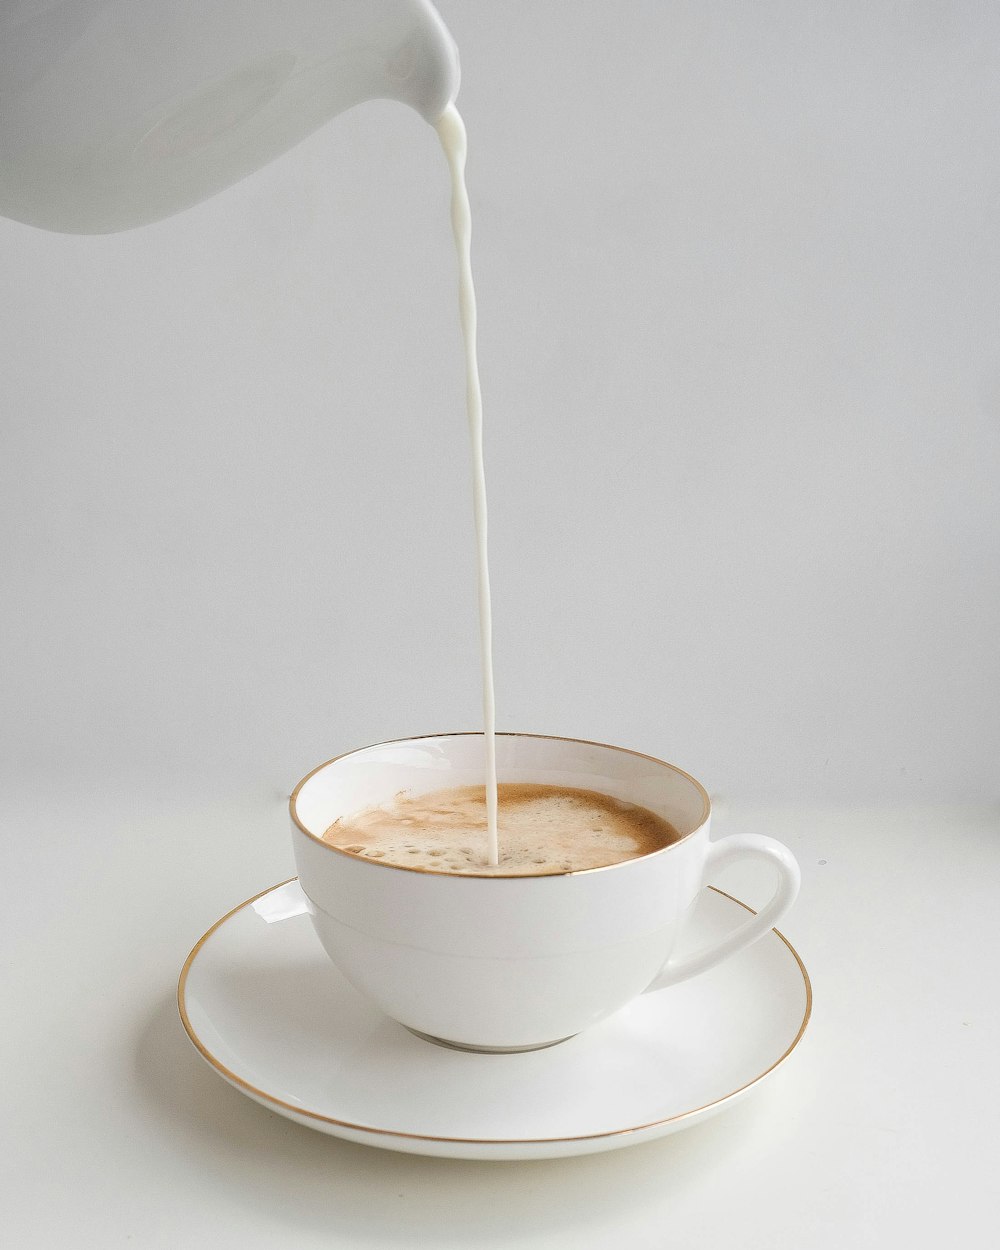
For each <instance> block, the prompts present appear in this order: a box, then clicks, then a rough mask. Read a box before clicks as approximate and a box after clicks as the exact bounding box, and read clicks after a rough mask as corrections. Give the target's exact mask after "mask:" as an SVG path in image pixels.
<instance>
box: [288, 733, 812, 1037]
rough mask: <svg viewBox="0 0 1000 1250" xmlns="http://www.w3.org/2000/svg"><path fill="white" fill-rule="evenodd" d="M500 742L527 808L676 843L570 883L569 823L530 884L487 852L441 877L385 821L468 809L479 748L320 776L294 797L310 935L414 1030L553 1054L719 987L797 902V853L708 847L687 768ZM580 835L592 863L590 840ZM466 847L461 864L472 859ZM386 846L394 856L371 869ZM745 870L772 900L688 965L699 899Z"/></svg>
mask: <svg viewBox="0 0 1000 1250" xmlns="http://www.w3.org/2000/svg"><path fill="white" fill-rule="evenodd" d="M496 744H497V768H498V774H499V778H500V785H501V788H502V791H501V792H502V793H503V788H505V787H511V788H510V789H509V790H507V793H508V795H513V796H517V795H519V794H520V795H524V796H526V801H530V800H538V799H542V800H546V799H547V800H553V799H554V798H555V799H559V800H562V799H566V798H567V796H572V797H574V798H578V797H579V796H580V795H581V794H585V795H590V796H593V795H595V794H596V795H597V796H599V797H598V798H597V799H594V798H593V797H591V798H590V799H588V800H587V802H588V803H589V804H590V806H589V808H586V809H584V810H587V811H588V814H589V815H588V818H592V819H594V820H595V821H596V820H597V819H598V818H599V817H597V816H596V815H595V813H596V812H598V811H599V812H602V813H604V816H603V817H602V818H604V819H607V818H608V815H609V814H610V813H611V812H613V811H619V812H628V811H629V810H630V808H631V809H633V810H634V809H644V810H645V812H646V813H648V814H650V815H652V816H653V817H654V818H656V819H655V821H654V822H653V825H652V826H650V825H649V823H648V822H647V817H646V816H640V817H639V818H638V820H639V822H640V823H642V822H647V823H646V826H645V827H647V828H650V827H655V828H657V829H662V828H663V827H664V826H667V827H669V829H670V830H672V831H673V833H674V834H676V837H672V838H671V839H670V840H669V841H666V840H661V841H658V842H657V844H656V845H655V846H652V847H648V846H647V847H646V848H640V847H637V846H636V845H635V844H633V853H630V854H628V855H626V856H624V857H620V858H617V859H616V860H614V862H611V863H604V864H601V865H594V866H587V867H573V866H572V865H573V864H574V855H575V854H576V851H574V850H572V849H568V850H567V849H565V848H566V843H567V840H568V841H569V842H572V840H573V835H572V832H571V829H570V827H569V826H570V825H571V824H572V822H571V821H570V819H569V818H568V817H567V820H566V827H564V828H563V829H562V830H561V832H560V835H559V842H558V846H559V855H560V856H562V855H563V854H564V853H565V858H558V863H557V864H556V862H555V861H556V859H557V856H556V855H552V854H550V856H549V858H548V859H546V854H547V853H548V852H545V851H543V852H541V853H540V854H539V855H537V857H539V858H541V859H542V861H543V862H542V863H541V864H536V865H534V867H535V868H536V869H537V870H538V871H534V872H532V871H530V869H529V871H528V872H526V873H525V872H523V871H522V872H504V871H502V869H501V870H499V871H498V870H491V869H490V867H489V864H488V862H487V857H486V856H485V854H483V855H482V862H481V863H480V864H479V865H478V866H475V865H471V866H469V867H468V868H463V867H461V865H460V866H459V868H457V869H456V868H450V867H446V868H445V869H444V870H442V869H441V868H429V867H427V866H425V865H424V864H418V863H417V862H409V861H416V860H418V859H420V858H422V857H424V856H426V858H427V859H428V860H430V859H439V858H443V857H444V856H443V855H442V856H440V857H436V856H432V855H431V853H430V852H431V851H432V850H434V849H442V850H443V849H444V848H443V847H441V846H435V845H434V844H433V840H432V839H431V838H429V837H428V838H426V839H425V840H424V842H423V843H420V842H418V840H417V839H416V838H415V837H413V836H411V835H409V834H407V833H405V832H402V831H403V830H405V829H406V828H407V826H405V825H402V826H397V827H396V828H395V829H394V830H392V829H391V819H390V820H389V821H388V824H386V817H387V816H388V817H391V814H392V812H393V811H394V810H395V811H397V812H402V813H404V814H406V813H407V812H408V811H409V812H415V811H417V810H420V808H421V807H422V806H423V807H424V808H430V809H431V810H433V809H435V808H437V807H438V806H440V805H442V804H443V802H444V800H443V799H442V792H444V793H446V794H447V793H448V792H450V793H451V796H452V797H451V798H449V799H448V800H447V801H448V802H449V803H451V802H455V803H457V804H458V806H459V808H461V804H462V801H464V800H462V798H461V796H462V794H463V792H467V791H468V790H469V789H470V788H471V789H473V790H475V791H476V792H477V793H478V792H479V791H481V790H482V789H483V780H482V758H483V756H482V751H483V742H482V735H481V734H444V735H436V736H433V737H427V738H410V739H405V740H402V741H398V742H386V743H380V744H378V745H377V746H373V747H365V748H363V749H362V750H359V751H352V752H350V753H349V754H347V755H343V756H339V757H338V758H337V759H334V760H330V761H328V762H327V763H326V764H322V765H320V767H319V768H316V769H314V770H313V771H312V772H311V773H309V774H308V776H306V777H305V778H304V779H303V780H302V781H301V782H300V783H299V785H298V786H296V788H295V791H294V792H293V794H292V799H291V817H292V836H293V843H294V850H295V859H296V864H297V867H298V874H299V883H300V885H301V887H302V890H303V892H304V893H305V895H306V899H307V901H308V905H309V912H310V917H311V919H312V923H313V927H314V928H315V930H316V933H317V935H318V937H319V939H320V941H321V942H322V944H323V947H324V948H325V950H326V952H327V954H328V955H329V956H330V958H331V959H332V960H333V962H334V963H335V964H336V965H337V967H338V968H339V969H340V971H341V972H342V973H343V975H344V976H345V977H346V978H347V980H348V981H349V982H350V983H351V984H352V985H354V986H355V988H356V989H358V990H359V991H360V992H361V993H362V994H364V995H366V997H368V998H369V999H370V1000H371V1001H372V1002H374V1003H375V1004H376V1005H377V1006H379V1007H380V1008H381V1009H382V1010H383V1011H384V1012H385V1013H386V1014H387V1015H389V1016H391V1017H392V1018H393V1019H395V1020H397V1021H399V1022H400V1023H401V1024H403V1025H405V1026H406V1027H407V1028H409V1029H410V1030H411V1031H412V1032H414V1033H417V1034H419V1035H420V1036H422V1037H426V1038H429V1039H430V1040H432V1041H437V1042H441V1043H443V1044H445V1045H448V1046H454V1047H458V1048H459V1049H468V1050H477V1051H486V1052H507V1051H520V1050H533V1049H537V1048H539V1047H542V1046H550V1045H552V1044H554V1043H556V1042H559V1041H563V1040H565V1039H566V1038H568V1037H570V1036H572V1035H573V1034H576V1033H579V1032H580V1031H581V1030H583V1029H585V1028H589V1027H591V1026H593V1025H596V1024H598V1023H599V1022H600V1021H601V1020H603V1019H605V1018H606V1017H607V1016H609V1015H611V1014H612V1013H613V1012H615V1011H617V1010H619V1009H620V1008H621V1007H623V1006H625V1005H626V1004H627V1003H629V1002H630V1001H632V1000H633V999H634V998H636V997H638V996H639V995H640V994H643V993H648V992H651V991H654V990H659V989H662V988H665V987H667V986H670V985H673V984H675V983H677V982H679V981H682V980H685V979H686V978H688V977H691V976H695V975H698V974H699V973H701V972H704V971H706V970H707V969H709V968H711V967H712V966H713V965H714V964H717V963H719V962H721V961H722V960H723V959H725V958H727V957H728V956H730V955H732V954H734V953H735V952H736V951H738V950H740V949H742V948H743V947H744V946H747V945H749V943H751V942H753V941H754V940H755V939H756V938H758V937H761V936H762V935H763V934H764V933H766V932H768V931H769V930H770V928H771V927H772V925H774V924H776V923H777V922H778V920H779V919H780V917H781V916H783V915H784V913H785V912H786V911H787V910H788V908H789V907H790V906H791V904H792V902H793V901H794V899H795V895H796V893H797V890H798V884H799V871H798V867H797V865H796V863H795V860H794V858H793V856H792V854H791V852H790V851H788V849H787V848H786V847H784V846H782V845H781V843H779V842H776V841H775V840H774V839H773V838H766V837H761V836H758V835H753V834H734V835H731V836H730V837H727V838H723V839H721V840H720V841H717V842H713V841H711V839H710V837H709V822H710V816H711V804H710V802H709V798H708V794H707V793H706V791H705V789H704V787H703V786H701V784H700V783H699V782H697V781H696V780H695V779H694V778H693V777H691V776H690V775H689V774H687V773H685V772H683V771H682V770H681V769H679V768H677V767H676V766H674V765H672V764H668V763H666V762H664V761H663V760H657V759H655V758H653V757H652V756H648V755H642V754H640V753H638V752H635V751H628V750H625V749H624V748H621V747H614V746H607V745H604V744H601V743H596V742H586V741H582V740H579V739H574V738H553V737H545V736H542V735H533V734H498V735H497V738H496ZM456 792H458V795H459V798H455V794H456ZM601 796H603V797H601ZM559 806H560V805H557V807H556V810H557V811H558V810H559ZM568 810H569V808H568V807H564V811H566V812H568ZM376 811H381V813H382V815H381V816H379V817H374V816H373V817H372V820H371V824H370V826H369V824H368V818H367V817H366V818H365V822H366V832H365V834H364V837H362V835H361V833H358V834H357V835H356V836H355V833H354V830H355V829H356V828H357V823H356V822H357V821H358V818H359V815H364V814H365V813H373V812H376ZM560 819H561V818H560ZM379 821H382V823H383V827H384V828H385V829H386V830H387V832H386V833H385V840H384V841H383V843H382V846H381V847H380V846H379V845H378V843H377V841H375V840H374V839H373V840H372V841H371V842H370V841H368V840H367V838H368V832H367V830H368V828H369V827H370V828H374V826H375V825H377V824H378V823H379ZM352 822H354V823H352ZM338 825H340V826H341V827H342V829H343V831H344V833H345V835H346V837H347V838H348V839H349V840H347V841H346V842H345V845H343V846H338V845H336V844H335V843H334V842H331V841H329V840H328V839H327V837H326V834H327V831H328V830H330V829H331V828H336V827H337V826H338ZM409 828H413V826H410V827H409ZM575 828H576V832H577V835H578V836H579V839H580V842H579V845H580V846H581V847H582V846H584V845H585V844H586V843H587V838H588V835H589V834H591V833H592V827H591V829H589V830H588V829H587V827H586V825H585V822H582V821H581V822H579V823H577V824H576V825H575ZM348 831H350V832H348ZM463 837H464V833H463ZM407 840H409V841H410V842H411V843H413V846H412V847H411V846H408V845H407ZM457 841H458V842H460V843H461V845H459V846H458V847H457V849H458V851H461V850H462V849H463V848H464V847H465V846H466V843H465V841H463V840H462V839H458V840H457ZM389 842H391V843H392V847H393V857H392V858H390V857H389V856H388V854H383V855H381V856H379V855H376V854H374V851H378V850H379V849H384V850H386V851H387V850H388V845H387V844H388V843H389ZM539 843H541V845H542V846H543V847H545V846H548V848H549V852H551V851H552V850H554V848H555V845H556V844H555V843H546V840H545V837H544V836H540V837H539V836H536V839H535V845H536V847H537V845H538V844H539ZM472 846H473V844H471V843H470V844H469V849H470V850H471V849H472ZM411 849H415V850H416V851H417V854H416V855H414V856H410V855H409V851H410V850H411ZM480 853H481V852H480ZM589 853H590V852H589V851H588V852H587V854H589ZM749 858H753V859H757V860H762V861H764V862H766V863H767V864H768V865H769V866H770V867H771V869H772V870H773V872H774V875H775V879H776V885H775V890H774V894H773V895H772V897H771V899H770V901H769V902H768V903H767V904H766V905H765V906H764V907H763V908H762V909H761V910H760V912H759V913H758V914H756V915H754V916H751V917H749V918H748V919H747V920H745V921H744V922H743V923H742V924H741V925H739V926H738V927H737V928H736V929H734V930H733V931H732V932H731V933H729V934H727V935H726V936H725V937H723V938H721V939H719V940H718V941H716V942H714V943H712V944H710V945H709V946H708V947H707V948H703V949H701V950H699V951H696V952H694V953H693V954H691V955H686V956H684V957H682V958H679V957H676V956H675V955H674V954H673V952H674V948H675V945H676V943H677V939H678V937H679V935H680V933H681V932H682V931H683V928H684V924H685V922H686V920H687V917H688V915H689V914H690V912H691V910H692V908H693V905H694V903H695V901H696V899H697V897H698V895H699V893H700V891H701V889H702V888H703V887H704V886H705V885H706V884H707V883H708V882H709V880H711V878H712V876H713V875H714V874H715V873H716V872H717V871H718V870H720V869H721V868H723V867H724V866H725V865H727V864H729V863H732V862H735V861H739V860H744V859H749ZM397 859H402V860H403V862H395V861H396V860H397ZM567 863H568V864H570V865H571V866H570V867H569V868H566V867H564V865H565V864H567Z"/></svg>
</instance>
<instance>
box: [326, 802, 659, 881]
mask: <svg viewBox="0 0 1000 1250" xmlns="http://www.w3.org/2000/svg"><path fill="white" fill-rule="evenodd" d="M500 802H501V805H502V809H503V853H502V854H501V856H500V863H499V865H487V864H484V863H483V848H482V837H483V828H484V826H485V824H486V819H485V818H486V804H485V796H484V793H483V787H482V786H458V787H455V788H453V789H448V790H435V791H434V792H432V793H431V794H397V795H396V797H395V798H393V799H390V800H389V801H388V802H387V803H384V804H382V805H381V806H379V807H369V808H366V809H365V810H364V811H362V812H355V813H354V815H352V816H342V817H341V818H340V819H339V820H336V821H334V823H333V824H332V825H331V826H330V828H329V829H327V831H326V832H325V833H324V834H323V840H324V841H325V842H329V843H330V845H331V846H336V847H339V848H340V849H341V850H342V851H347V852H348V853H349V854H351V855H359V856H362V857H363V858H364V859H372V860H377V861H378V862H379V863H383V864H394V865H395V866H396V867H399V868H417V869H421V870H422V871H424V872H444V873H468V874H472V875H473V876H490V875H494V874H495V875H497V876H514V877H521V876H530V877H539V876H546V875H549V874H553V873H564V872H580V871H581V870H584V869H588V868H603V867H604V866H605V865H607V864H620V863H621V862H622V861H623V860H626V859H635V858H636V857H637V856H640V855H650V854H652V852H654V851H659V850H662V849H663V847H665V846H669V845H670V844H671V843H672V842H676V841H677V839H678V838H679V837H680V835H679V834H678V833H677V831H676V829H674V828H673V826H672V825H669V824H668V823H667V822H666V821H665V820H664V819H663V818H662V817H661V816H657V815H655V814H654V813H653V812H650V811H647V809H646V808H644V807H638V806H637V805H636V804H634V803H626V802H625V801H623V800H622V799H614V798H611V796H610V795H607V794H599V793H597V792H595V791H593V790H580V789H576V788H573V787H569V786H548V785H536V784H534V783H532V782H514V783H511V782H504V783H503V784H502V785H501V786H500Z"/></svg>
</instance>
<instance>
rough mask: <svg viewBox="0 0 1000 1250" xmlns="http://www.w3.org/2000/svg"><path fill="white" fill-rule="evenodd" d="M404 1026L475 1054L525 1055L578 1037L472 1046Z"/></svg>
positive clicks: (416, 1034) (424, 1038)
mask: <svg viewBox="0 0 1000 1250" xmlns="http://www.w3.org/2000/svg"><path fill="white" fill-rule="evenodd" d="M403 1028H405V1029H406V1031H407V1032H408V1033H412V1034H413V1036H414V1037H419V1038H420V1039H421V1041H424V1042H433V1043H434V1045H435V1046H444V1047H445V1048H446V1049H447V1050H465V1051H468V1052H469V1053H470V1054H474V1055H523V1054H524V1053H525V1052H526V1051H529V1050H548V1048H549V1047H550V1046H558V1045H559V1044H560V1043H561V1042H568V1041H569V1039H570V1038H571V1037H576V1034H575V1033H570V1034H569V1036H567V1037H557V1038H555V1039H554V1040H553V1041H551V1042H535V1043H534V1044H533V1045H531V1046H470V1045H468V1043H466V1042H452V1041H450V1040H449V1039H448V1038H446V1037H434V1036H433V1035H432V1034H430V1033H421V1032H420V1030H419V1029H411V1028H410V1026H409V1025H408V1024H404V1025H403Z"/></svg>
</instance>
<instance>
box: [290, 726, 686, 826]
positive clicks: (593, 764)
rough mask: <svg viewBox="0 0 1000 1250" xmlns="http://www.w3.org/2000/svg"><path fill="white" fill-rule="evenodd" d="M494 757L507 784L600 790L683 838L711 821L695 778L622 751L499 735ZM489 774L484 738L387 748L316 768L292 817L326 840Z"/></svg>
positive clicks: (298, 793) (299, 789)
mask: <svg viewBox="0 0 1000 1250" xmlns="http://www.w3.org/2000/svg"><path fill="white" fill-rule="evenodd" d="M496 755H497V777H498V779H499V780H500V781H501V782H504V781H508V782H515V781H521V782H536V783H541V784H545V785H563V786H574V787H578V788H580V789H586V790H598V791H600V792H602V793H604V794H609V795H611V796H612V797H614V798H619V799H624V800H626V801H628V802H630V803H638V804H640V805H641V806H642V807H645V808H648V809H649V810H650V811H652V812H655V813H656V814H657V815H658V816H662V817H663V818H664V819H665V820H667V821H669V822H670V824H672V825H673V827H674V828H675V829H676V830H677V831H678V833H680V834H681V836H682V837H684V836H687V835H688V834H690V833H694V831H695V830H696V829H699V828H700V827H701V826H702V825H703V824H704V823H705V821H706V820H707V819H708V816H709V812H710V804H709V798H708V795H707V793H706V792H705V790H704V788H703V787H702V786H701V785H700V784H699V783H698V782H697V781H695V779H694V778H693V777H691V776H689V775H688V774H687V773H685V772H683V771H682V770H681V769H679V768H676V767H675V766H674V765H672V764H668V763H666V762H665V761H663V760H658V759H655V758H653V757H652V756H649V755H640V754H639V753H638V752H635V751H628V750H626V749H625V748H624V747H615V746H608V745H606V744H604V743H599V742H586V741H582V740H580V739H576V738H551V737H545V736H542V735H537V734H508V733H503V734H497V736H496ZM483 775H484V767H483V735H482V734H481V733H464V734H442V735H436V736H433V737H427V738H407V739H403V740H400V741H396V742H382V743H379V744H378V745H376V746H370V747H362V748H361V749H360V750H357V751H351V752H350V753H349V754H347V755H341V756H339V757H338V758H337V759H333V760H330V761H328V762H327V763H326V764H321V765H320V767H319V768H316V769H314V770H313V771H312V772H311V773H310V774H309V775H308V776H307V777H305V778H304V779H303V780H302V781H301V782H299V784H298V786H296V788H295V791H294V792H293V794H292V800H291V813H292V818H293V820H294V821H295V823H296V824H297V825H298V826H299V828H300V829H302V830H303V832H304V833H307V834H310V835H311V836H312V837H314V838H321V837H322V836H323V834H324V832H325V831H326V830H327V829H328V828H329V827H330V825H331V824H333V822H334V821H335V820H337V819H338V818H339V817H341V816H347V815H351V814H352V813H355V812H358V811H360V810H362V809H363V808H366V807H372V806H375V805H376V804H381V803H385V802H388V801H389V800H390V799H392V798H393V797H395V796H396V795H398V794H400V792H402V791H405V792H406V793H407V794H409V795H419V794H427V793H429V792H431V791H433V790H442V789H445V788H447V787H451V786H469V785H477V784H478V785H481V784H482V782H483Z"/></svg>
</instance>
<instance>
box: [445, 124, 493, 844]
mask: <svg viewBox="0 0 1000 1250" xmlns="http://www.w3.org/2000/svg"><path fill="white" fill-rule="evenodd" d="M437 132H438V135H439V137H440V139H441V146H442V147H443V148H444V152H445V156H447V158H448V167H449V169H450V170H451V225H452V230H453V231H454V234H455V248H456V250H457V252H458V274H459V282H458V307H459V314H460V316H461V320H462V336H463V338H464V340H465V381H466V392H465V393H466V407H467V409H468V414H469V434H470V437H471V440H472V498H473V506H474V509H475V516H476V541H477V544H478V587H479V654H480V660H481V665H482V674H483V735H484V740H485V744H486V838H487V845H486V851H487V862H488V863H489V864H491V865H496V864H498V863H499V861H500V848H499V844H498V837H497V761H496V740H495V736H496V706H495V700H494V696H493V617H492V611H491V608H490V569H489V561H488V559H487V550H486V470H485V467H484V465H483V395H482V391H481V389H480V386H479V364H478V361H477V359H476V289H475V287H474V286H473V283H472V213H471V211H470V209H469V195H468V191H467V190H466V186H465V155H466V149H467V143H466V136H465V124H464V122H463V121H462V118H461V117H460V116H459V113H458V110H457V109H456V108H455V106H454V104H449V105H448V107H447V108H446V109H445V111H444V113H442V115H441V117H440V119H439V120H438V123H437Z"/></svg>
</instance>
